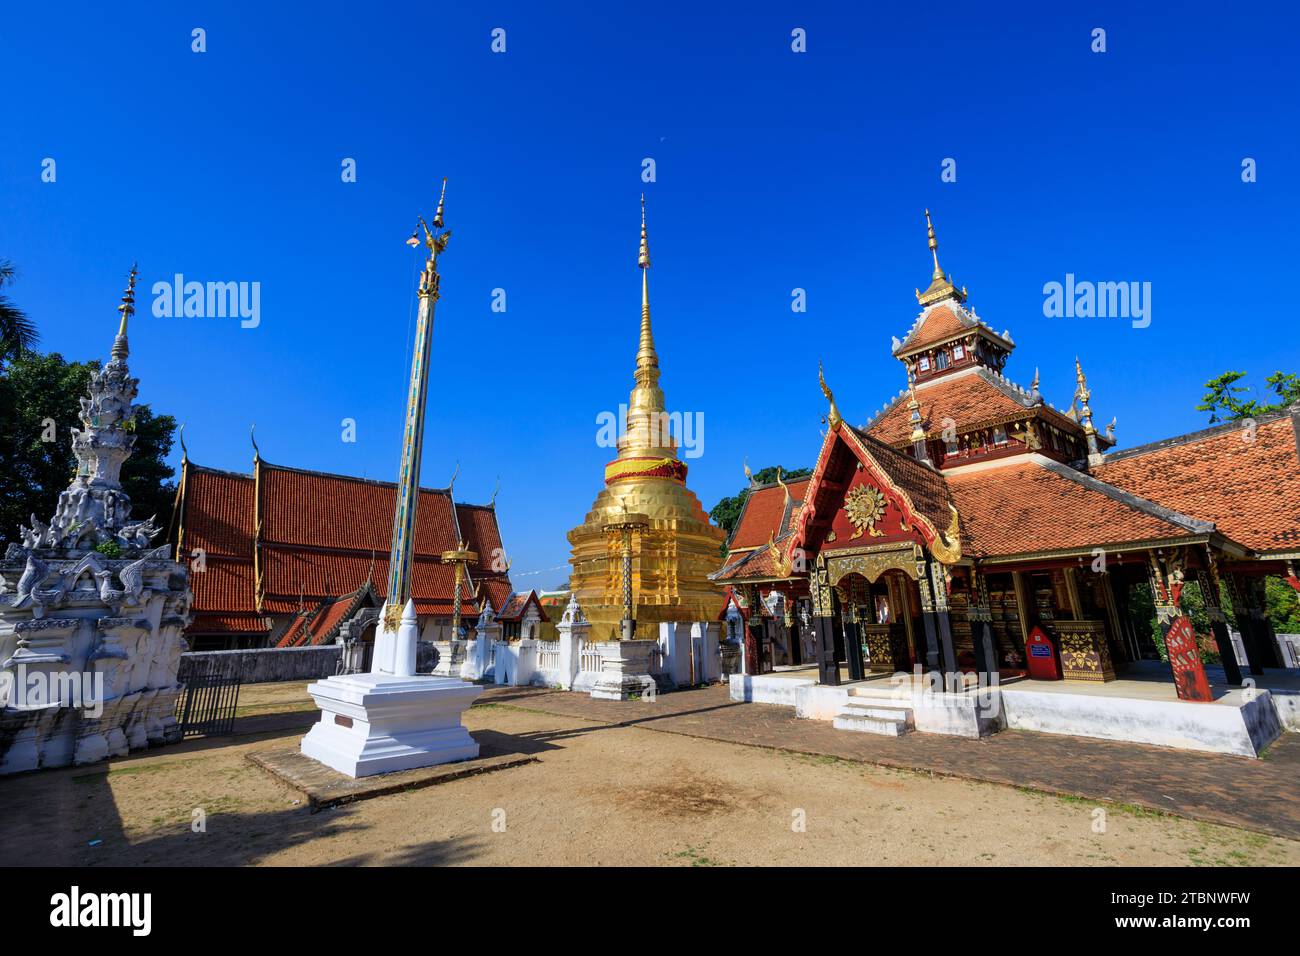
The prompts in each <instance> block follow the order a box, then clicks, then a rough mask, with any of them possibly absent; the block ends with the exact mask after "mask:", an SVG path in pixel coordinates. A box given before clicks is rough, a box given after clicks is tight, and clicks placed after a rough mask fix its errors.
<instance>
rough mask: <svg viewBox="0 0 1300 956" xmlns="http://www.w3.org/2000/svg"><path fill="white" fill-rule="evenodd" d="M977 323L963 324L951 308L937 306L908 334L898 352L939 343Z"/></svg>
mask: <svg viewBox="0 0 1300 956" xmlns="http://www.w3.org/2000/svg"><path fill="white" fill-rule="evenodd" d="M977 324H978V323H976V322H974V321H973V320H972V321H970V322H963V321H962V320H961V318H960V317H959V316H958V315H957V313H956V312H955V311H953V309H952V307H951V306H947V305H938V306H935V307H934V308H933V309H931V310H930V312H929V314H928V315H926V316H925V318H924V319H922V320H921V323H920V325H918V326H917V327H916V328H914V329H912V331H911V332H909V333H908V336H907V338H906V339H905V340H904V341H903V344H902V347H901V348H900V349H899V351H908V350H911V349H915V348H921V347H922V346H925V345H932V344H934V343H935V342H941V341H943V340H944V339H946V338H948V337H949V336H951V335H956V334H958V333H959V332H965V331H967V330H968V329H970V328H973V327H974V326H975V325H977Z"/></svg>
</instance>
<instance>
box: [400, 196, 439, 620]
mask: <svg viewBox="0 0 1300 956" xmlns="http://www.w3.org/2000/svg"><path fill="white" fill-rule="evenodd" d="M446 197H447V180H446V179H445V178H444V179H443V181H442V195H441V196H439V197H438V210H437V212H435V213H434V215H433V229H432V230H430V228H429V226H428V224H426V223H425V221H424V219H423V218H421V219H420V220H419V223H418V225H417V226H416V228H415V232H414V233H412V235H411V238H410V239H409V240H407V241H408V243H410V244H411V245H418V244H419V242H420V236H419V234H420V230H421V229H423V230H424V245H425V246H426V247H427V248H428V250H429V257H428V259H426V260H425V263H424V272H423V273H422V274H421V276H420V289H419V296H420V315H419V320H418V321H417V323H416V327H415V351H414V354H413V356H412V358H411V388H410V392H409V394H408V396H407V401H406V430H405V431H404V432H403V434H402V463H401V466H400V467H399V469H398V473H397V507H396V509H395V511H394V513H393V549H392V553H391V554H390V556H389V559H388V601H387V604H386V606H385V608H386V609H385V612H384V623H385V625H387V629H388V630H389V631H392V632H395V631H396V630H397V627H398V625H399V623H400V622H401V617H402V610H403V608H405V606H406V604H407V602H408V601H409V600H410V599H411V577H412V559H413V556H414V552H415V516H416V510H417V507H418V505H419V497H420V456H421V453H422V452H423V449H424V411H425V405H426V404H427V401H428V393H429V351H430V342H431V340H432V338H433V309H434V305H435V304H436V303H437V301H438V282H439V278H440V277H439V275H438V254H439V253H440V252H442V250H443V249H445V248H447V240H448V239H450V238H451V230H449V229H444V228H443V223H442V209H443V202H444V200H445V199H446Z"/></svg>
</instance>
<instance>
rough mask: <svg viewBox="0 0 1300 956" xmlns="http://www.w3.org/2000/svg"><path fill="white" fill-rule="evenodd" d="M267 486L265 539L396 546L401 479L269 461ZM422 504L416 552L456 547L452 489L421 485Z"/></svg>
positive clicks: (264, 474)
mask: <svg viewBox="0 0 1300 956" xmlns="http://www.w3.org/2000/svg"><path fill="white" fill-rule="evenodd" d="M261 486H262V487H261V493H262V540H264V541H270V542H276V543H279V544H297V545H305V546H307V547H312V548H344V549H348V550H356V551H366V552H369V551H371V550H374V551H375V552H377V553H379V554H387V553H388V550H389V549H390V548H391V547H392V543H393V509H394V507H395V506H396V502H397V486H396V485H395V484H392V483H390V482H381V481H368V480H366V479H363V478H352V477H349V476H347V475H330V474H325V473H322V472H315V471H299V470H298V469H296V468H284V467H281V466H278V465H270V464H267V463H266V462H263V463H262V469H261ZM416 507H417V510H416V527H415V553H416V554H428V555H434V554H441V553H442V552H443V551H447V550H450V549H452V548H454V547H455V546H456V544H457V542H456V528H455V519H454V518H453V517H452V508H451V496H450V494H448V492H447V491H445V490H434V489H429V488H421V489H420V495H419V502H418V504H417V506H416ZM357 584H360V582H359V581H358V582H357ZM355 586H356V585H353V587H354V588H355Z"/></svg>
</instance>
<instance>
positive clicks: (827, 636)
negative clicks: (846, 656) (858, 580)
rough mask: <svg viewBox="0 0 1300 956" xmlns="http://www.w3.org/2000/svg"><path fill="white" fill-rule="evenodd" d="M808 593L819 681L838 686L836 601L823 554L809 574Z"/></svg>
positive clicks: (818, 557)
mask: <svg viewBox="0 0 1300 956" xmlns="http://www.w3.org/2000/svg"><path fill="white" fill-rule="evenodd" d="M808 593H809V596H810V597H811V599H812V612H813V631H814V633H815V634H816V638H817V681H818V683H821V684H829V685H831V686H838V685H839V682H840V665H839V661H837V660H836V658H835V622H834V620H833V619H832V617H831V615H832V614H833V613H834V606H833V604H834V602H833V598H832V592H831V589H830V587H829V586H828V585H827V583H826V562H825V560H824V559H823V558H822V557H821V555H818V556H817V562H816V564H814V566H813V569H812V572H811V573H810V575H809V579H808Z"/></svg>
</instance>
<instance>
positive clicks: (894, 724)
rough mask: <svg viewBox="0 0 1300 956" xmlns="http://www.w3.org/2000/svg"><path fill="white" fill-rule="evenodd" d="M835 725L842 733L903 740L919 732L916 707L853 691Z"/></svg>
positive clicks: (835, 718)
mask: <svg viewBox="0 0 1300 956" xmlns="http://www.w3.org/2000/svg"><path fill="white" fill-rule="evenodd" d="M831 725H832V726H833V727H835V728H837V729H839V730H855V731H857V732H858V733H863V734H880V735H881V736H883V737H901V736H903V734H907V733H911V732H912V731H913V730H915V729H916V720H915V718H914V716H913V713H912V708H911V707H909V706H907V705H906V704H903V703H900V702H898V701H896V700H891V699H889V698H883V697H878V696H875V695H871V696H867V695H858V694H856V693H854V692H853V691H850V692H849V697H848V699H847V700H846V701H845V702H844V704H843V705H842V706H841V707H840V709H839V710H838V711H836V713H835V717H834V718H833V720H832V722H831Z"/></svg>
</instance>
